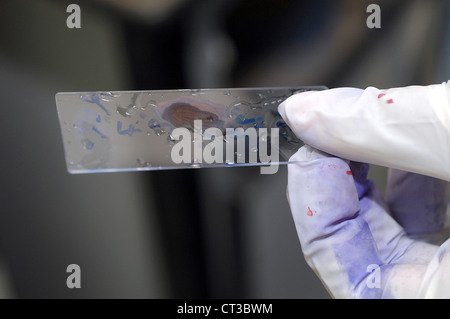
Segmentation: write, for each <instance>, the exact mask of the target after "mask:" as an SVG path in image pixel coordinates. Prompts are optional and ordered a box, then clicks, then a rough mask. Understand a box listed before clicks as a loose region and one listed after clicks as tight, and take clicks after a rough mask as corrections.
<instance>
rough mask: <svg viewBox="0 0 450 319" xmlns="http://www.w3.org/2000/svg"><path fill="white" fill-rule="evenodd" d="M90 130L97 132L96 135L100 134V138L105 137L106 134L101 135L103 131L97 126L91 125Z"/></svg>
mask: <svg viewBox="0 0 450 319" xmlns="http://www.w3.org/2000/svg"><path fill="white" fill-rule="evenodd" d="M92 130H93V131H94V132H95V133H97V134H98V135H100V137H101V138H106V136H105V135H103V133H102V132H100V131H99V130H98V128H96V127H95V126H93V127H92Z"/></svg>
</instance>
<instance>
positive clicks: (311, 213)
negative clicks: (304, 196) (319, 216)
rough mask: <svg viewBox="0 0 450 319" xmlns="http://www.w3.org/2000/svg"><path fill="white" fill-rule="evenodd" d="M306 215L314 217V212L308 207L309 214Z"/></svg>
mask: <svg viewBox="0 0 450 319" xmlns="http://www.w3.org/2000/svg"><path fill="white" fill-rule="evenodd" d="M306 215H308V216H312V215H313V212H312V210H311V208H309V206H308V212H307V213H306Z"/></svg>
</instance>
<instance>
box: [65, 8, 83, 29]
mask: <svg viewBox="0 0 450 319" xmlns="http://www.w3.org/2000/svg"><path fill="white" fill-rule="evenodd" d="M66 12H67V13H70V14H69V16H68V17H67V19H66V25H67V27H68V28H69V29H81V8H80V6H79V5H78V4H69V5H68V6H67V9H66Z"/></svg>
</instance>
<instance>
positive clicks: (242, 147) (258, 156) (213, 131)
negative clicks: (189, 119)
mask: <svg viewBox="0 0 450 319" xmlns="http://www.w3.org/2000/svg"><path fill="white" fill-rule="evenodd" d="M269 133H270V134H269ZM192 135H193V136H192ZM171 138H172V140H173V141H178V142H176V144H175V145H174V146H173V147H172V150H171V154H170V155H171V159H172V161H173V162H174V163H175V164H181V163H185V164H190V165H191V166H195V165H198V166H200V164H202V163H207V164H224V163H225V164H229V165H233V164H244V163H246V164H256V163H261V164H263V165H264V166H261V168H260V171H261V174H275V173H276V172H277V171H278V166H279V152H278V151H279V129H278V128H270V131H268V129H267V128H258V129H257V128H254V127H249V128H247V129H245V130H244V129H243V128H226V129H225V135H224V134H223V130H221V129H219V128H216V127H208V128H207V129H205V130H203V125H202V120H195V121H194V130H193V134H192V133H191V131H190V130H189V129H187V128H185V127H179V128H176V129H174V130H173V131H172V133H171ZM235 142H236V144H235ZM205 143H206V144H205ZM269 144H270V154H269ZM235 146H236V147H235Z"/></svg>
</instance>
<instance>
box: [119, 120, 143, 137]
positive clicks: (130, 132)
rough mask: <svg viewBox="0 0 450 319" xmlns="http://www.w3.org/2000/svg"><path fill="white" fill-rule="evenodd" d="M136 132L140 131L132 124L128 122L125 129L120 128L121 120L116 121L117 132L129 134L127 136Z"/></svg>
mask: <svg viewBox="0 0 450 319" xmlns="http://www.w3.org/2000/svg"><path fill="white" fill-rule="evenodd" d="M136 132H142V131H141V130H140V129H138V128H135V127H134V125H133V124H130V125H129V126H128V129H126V130H122V122H121V121H117V133H119V134H120V135H129V136H133V134H134V133H136Z"/></svg>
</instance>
